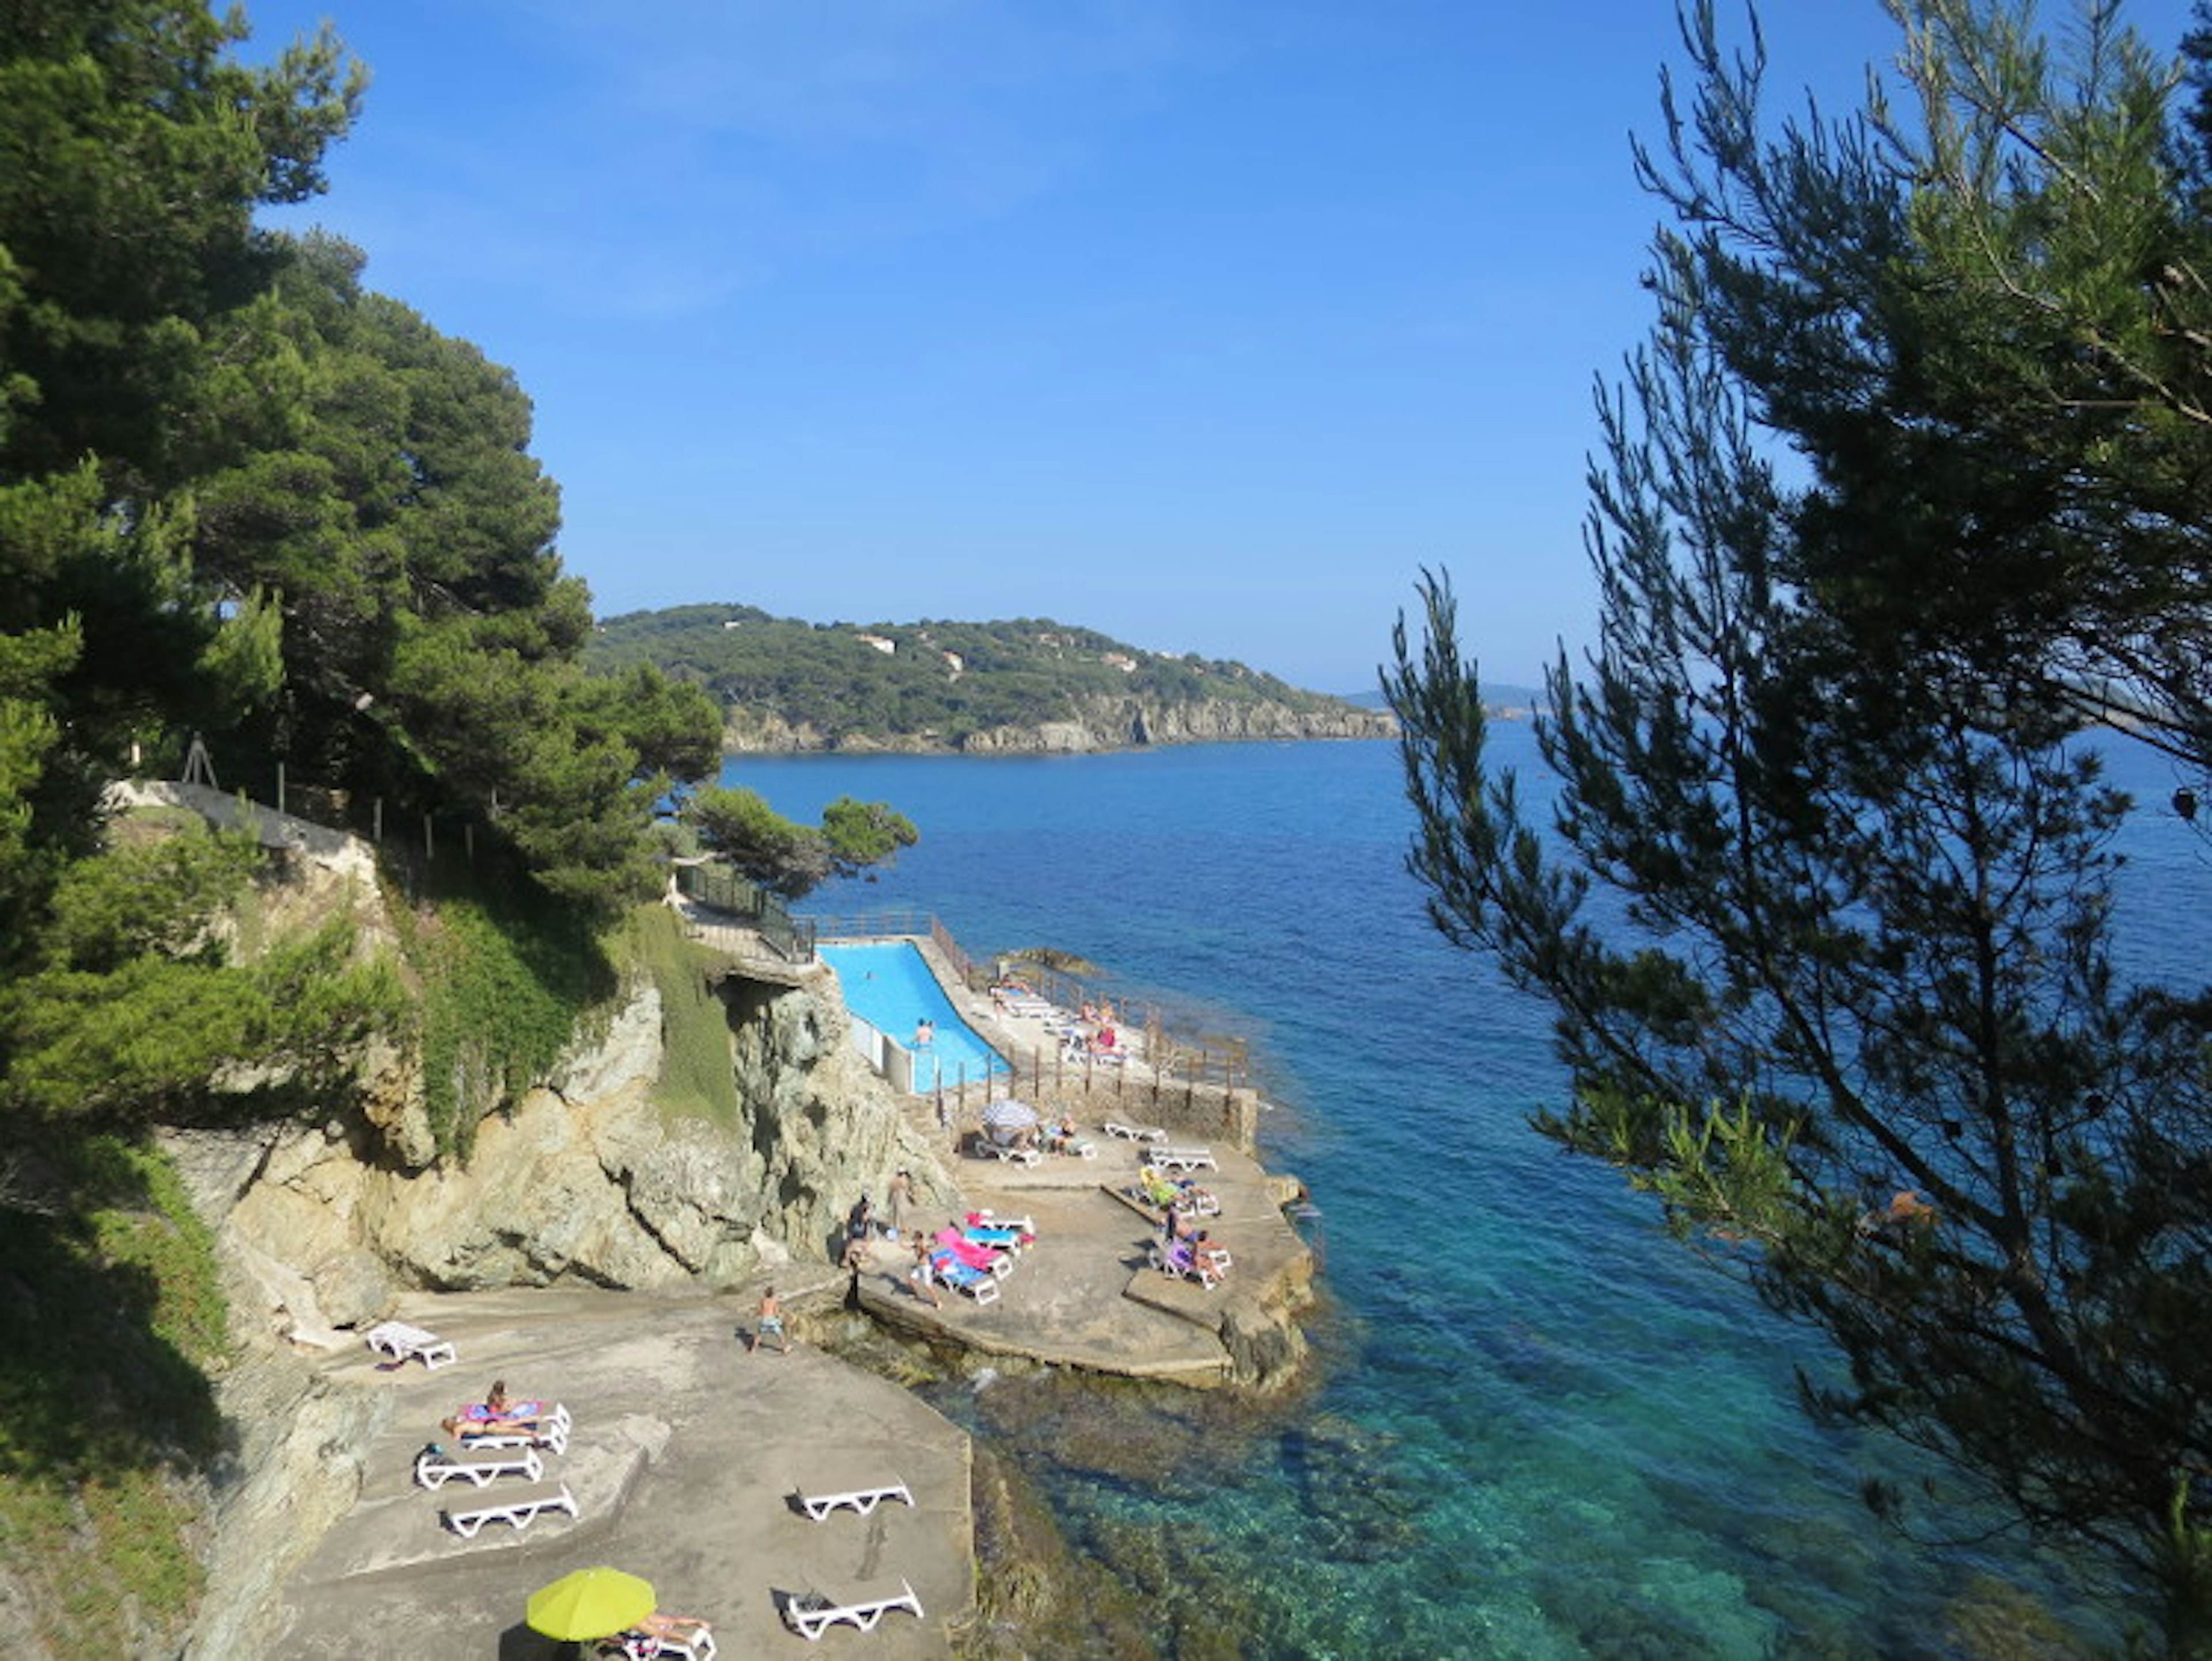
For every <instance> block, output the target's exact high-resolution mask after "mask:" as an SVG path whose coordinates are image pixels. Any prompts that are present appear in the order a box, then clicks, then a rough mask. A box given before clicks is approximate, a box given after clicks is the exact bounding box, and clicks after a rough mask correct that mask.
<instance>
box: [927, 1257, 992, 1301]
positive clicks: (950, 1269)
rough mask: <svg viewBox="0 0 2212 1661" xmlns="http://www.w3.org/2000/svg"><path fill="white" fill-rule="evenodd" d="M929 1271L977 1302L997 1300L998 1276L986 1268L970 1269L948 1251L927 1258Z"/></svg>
mask: <svg viewBox="0 0 2212 1661" xmlns="http://www.w3.org/2000/svg"><path fill="white" fill-rule="evenodd" d="M929 1272H930V1273H931V1274H933V1275H935V1276H936V1277H937V1278H938V1279H939V1281H942V1282H943V1283H944V1284H945V1285H946V1286H949V1287H952V1288H953V1290H955V1291H956V1292H964V1293H967V1294H968V1295H969V1297H970V1298H973V1299H975V1301H976V1302H977V1303H979V1304H994V1303H996V1302H998V1301H999V1277H998V1276H997V1275H994V1274H992V1273H991V1272H990V1271H989V1270H988V1269H970V1268H969V1266H968V1265H967V1264H965V1263H963V1262H961V1261H960V1260H959V1259H958V1258H957V1257H956V1256H953V1255H952V1254H951V1252H949V1251H939V1252H937V1253H935V1254H934V1255H933V1256H931V1258H930V1260H929Z"/></svg>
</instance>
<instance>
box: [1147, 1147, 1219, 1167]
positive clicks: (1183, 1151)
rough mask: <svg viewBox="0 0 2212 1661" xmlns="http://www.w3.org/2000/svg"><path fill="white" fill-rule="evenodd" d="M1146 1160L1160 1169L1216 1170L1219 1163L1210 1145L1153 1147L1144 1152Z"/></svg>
mask: <svg viewBox="0 0 2212 1661" xmlns="http://www.w3.org/2000/svg"><path fill="white" fill-rule="evenodd" d="M1145 1159H1146V1163H1147V1164H1149V1165H1157V1166H1158V1167H1159V1168H1160V1169H1161V1170H1162V1171H1196V1170H1199V1169H1200V1168H1201V1167H1203V1168H1204V1169H1206V1170H1207V1171H1218V1170H1220V1169H1221V1165H1220V1162H1219V1161H1218V1160H1217V1159H1215V1158H1214V1157H1213V1150H1212V1148H1210V1147H1154V1148H1148V1149H1146V1153H1145Z"/></svg>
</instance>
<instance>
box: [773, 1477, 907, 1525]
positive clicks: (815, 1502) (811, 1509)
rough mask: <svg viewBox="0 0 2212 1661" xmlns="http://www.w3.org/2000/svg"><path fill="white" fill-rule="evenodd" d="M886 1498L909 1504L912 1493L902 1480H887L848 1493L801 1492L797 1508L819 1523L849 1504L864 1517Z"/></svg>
mask: <svg viewBox="0 0 2212 1661" xmlns="http://www.w3.org/2000/svg"><path fill="white" fill-rule="evenodd" d="M884 1500H901V1501H902V1502H904V1503H905V1504H907V1505H908V1506H911V1505H913V1504H914V1494H913V1491H912V1490H911V1489H909V1488H908V1487H907V1485H906V1484H905V1483H904V1482H889V1483H886V1484H884V1486H883V1487H882V1488H854V1490H853V1491H852V1492H851V1493H849V1494H811V1495H810V1494H800V1495H799V1509H800V1510H801V1511H803V1512H805V1513H806V1514H807V1515H808V1516H809V1517H811V1518H813V1519H814V1520H815V1521H816V1522H817V1523H819V1522H822V1521H823V1520H824V1519H825V1518H828V1517H829V1513H830V1512H833V1511H836V1509H837V1508H838V1507H839V1506H850V1507H851V1508H852V1509H853V1510H854V1511H856V1512H860V1515H861V1516H863V1517H866V1515H867V1514H868V1513H869V1512H872V1511H873V1510H874V1509H875V1508H876V1507H877V1506H880V1505H881V1504H883V1502H884Z"/></svg>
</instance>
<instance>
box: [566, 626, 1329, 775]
mask: <svg viewBox="0 0 2212 1661" xmlns="http://www.w3.org/2000/svg"><path fill="white" fill-rule="evenodd" d="M585 661H586V665H587V666H591V667H593V668H597V669H599V670H601V671H604V672H639V671H642V670H657V671H659V672H660V673H662V674H664V675H665V676H667V677H668V678H670V679H671V680H673V681H678V682H683V683H689V684H693V685H696V686H700V687H703V688H704V689H705V690H706V691H708V693H709V694H710V695H711V696H712V697H714V698H715V699H716V700H717V701H718V702H719V703H721V704H723V705H724V706H725V708H726V709H732V710H735V711H750V712H757V713H761V714H766V715H773V716H775V717H776V718H777V719H779V720H780V721H782V722H783V723H785V724H787V725H788V726H790V727H809V728H811V729H813V730H814V731H816V732H817V733H819V734H820V735H821V737H822V738H823V740H824V741H825V742H826V743H828V744H830V745H836V744H838V743H841V742H842V741H844V740H846V739H850V738H852V737H854V736H855V735H865V736H867V737H870V738H874V739H884V740H896V739H921V740H925V741H927V742H931V743H935V744H941V745H947V746H953V747H957V746H958V745H960V744H962V743H963V741H964V740H965V739H969V737H971V736H972V735H974V734H975V733H986V732H991V731H994V730H995V729H1000V728H1007V727H1038V726H1041V725H1043V724H1045V723H1048V722H1053V721H1079V720H1081V719H1082V718H1083V717H1084V715H1085V710H1086V709H1088V708H1091V707H1095V706H1096V705H1097V704H1098V703H1103V702H1127V701H1132V700H1133V701H1138V702H1141V703H1146V704H1147V705H1150V706H1154V707H1159V708H1167V709H1176V708H1188V707H1191V706H1197V705H1205V704H1217V705H1232V706H1236V705H1242V706H1246V707H1256V706H1261V705H1267V706H1272V707H1273V708H1276V709H1283V710H1286V711H1290V712H1292V713H1293V714H1297V715H1306V716H1310V717H1314V718H1316V719H1324V720H1332V721H1352V722H1356V721H1359V720H1360V719H1361V718H1360V716H1359V714H1358V711H1357V710H1355V709H1354V708H1353V706H1352V705H1351V704H1349V703H1346V701H1345V700H1343V699H1340V698H1334V697H1326V696H1324V695H1322V694H1321V693H1318V692H1309V691H1302V690H1301V689H1299V688H1297V687H1295V686H1292V685H1291V684H1289V683H1288V682H1286V681H1283V680H1279V679H1278V678H1276V677H1274V676H1273V675H1269V674H1263V673H1261V672H1260V671H1258V670H1256V669H1252V668H1249V667H1247V666H1245V665H1243V664H1242V663H1232V662H1209V661H1207V660H1203V659H1200V658H1196V657H1191V656H1182V655H1176V654H1169V653H1160V652H1148V651H1146V650H1145V649H1144V648H1141V647H1136V646H1131V645H1128V644H1127V643H1126V642H1121V641H1118V640H1115V639H1114V638H1112V637H1111V636H1107V635H1103V634H1100V633H1098V632H1097V630H1091V629H1084V628H1079V627H1076V626H1073V625H1071V624H1063V623H1055V622H1054V621H1052V620H1050V619H1049V618H1015V619H1012V620H1008V621H1000V622H992V623H947V622H934V621H924V622H921V623H903V624H901V623H876V624H865V625H864V624H851V623H807V622H804V621H801V620H799V619H797V618H778V617H772V616H770V615H769V613H768V612H766V611H761V610H759V609H758V608H757V607H754V606H750V605H684V606H678V607H675V608H673V609H671V610H665V611H634V612H630V613H628V614H626V615H624V616H622V617H617V618H610V619H608V620H607V621H606V622H605V623H603V624H600V625H599V629H598V630H597V632H596V633H595V635H594V636H593V637H592V641H591V642H590V644H589V645H588V647H587V648H586V654H585Z"/></svg>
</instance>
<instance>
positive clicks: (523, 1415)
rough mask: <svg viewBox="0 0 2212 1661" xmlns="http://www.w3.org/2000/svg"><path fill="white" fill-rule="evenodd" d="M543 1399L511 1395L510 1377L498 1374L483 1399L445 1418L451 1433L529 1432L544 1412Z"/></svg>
mask: <svg viewBox="0 0 2212 1661" xmlns="http://www.w3.org/2000/svg"><path fill="white" fill-rule="evenodd" d="M544 1411H545V1404H544V1402H516V1401H512V1400H510V1399H508V1396H507V1380H506V1379H504V1378H495V1379H493V1380H492V1381H491V1388H490V1389H489V1390H486V1391H485V1392H484V1398H483V1401H481V1402H470V1403H469V1404H468V1405H467V1406H465V1407H464V1408H462V1409H460V1410H459V1412H458V1413H456V1414H454V1415H453V1417H452V1418H450V1419H446V1420H442V1421H440V1422H441V1425H442V1426H443V1427H444V1429H445V1432H446V1434H447V1435H448V1436H484V1435H491V1436H527V1435H529V1434H530V1433H532V1431H534V1430H536V1429H537V1428H538V1420H539V1419H540V1418H541V1417H543V1416H544Z"/></svg>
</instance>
